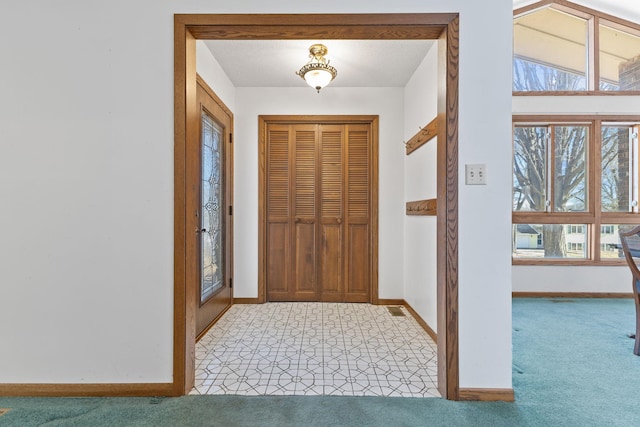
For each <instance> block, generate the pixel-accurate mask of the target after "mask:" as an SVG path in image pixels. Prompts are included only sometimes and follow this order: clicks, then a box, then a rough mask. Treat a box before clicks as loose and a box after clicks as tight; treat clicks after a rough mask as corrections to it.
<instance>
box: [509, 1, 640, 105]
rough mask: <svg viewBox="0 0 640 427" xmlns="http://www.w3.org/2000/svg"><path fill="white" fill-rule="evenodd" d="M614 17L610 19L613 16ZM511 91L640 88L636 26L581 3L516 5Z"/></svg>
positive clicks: (639, 42)
mask: <svg viewBox="0 0 640 427" xmlns="http://www.w3.org/2000/svg"><path fill="white" fill-rule="evenodd" d="M612 20H613V21H615V22H613V21H612ZM513 41H514V44H513V51H514V55H513V91H514V92H548V91H554V92H571V93H572V92H583V91H595V92H600V91H603V92H604V91H640V26H639V25H637V24H635V23H632V22H628V21H623V20H620V19H614V18H611V17H609V16H607V15H605V14H602V13H600V12H598V11H595V10H592V9H588V8H585V7H582V6H579V5H573V6H570V4H569V5H567V4H566V2H564V4H562V5H560V4H554V3H552V4H541V3H534V4H533V5H530V6H526V7H523V8H521V9H518V10H516V11H515V18H514V22H513Z"/></svg>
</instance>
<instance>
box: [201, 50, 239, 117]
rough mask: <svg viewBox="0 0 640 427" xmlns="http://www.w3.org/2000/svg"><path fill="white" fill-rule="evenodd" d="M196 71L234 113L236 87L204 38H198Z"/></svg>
mask: <svg viewBox="0 0 640 427" xmlns="http://www.w3.org/2000/svg"><path fill="white" fill-rule="evenodd" d="M196 71H197V73H198V74H199V75H200V77H202V78H203V79H204V81H205V82H207V84H208V85H209V87H210V88H211V89H213V91H214V92H215V94H216V95H218V98H220V100H222V102H224V104H225V105H226V106H227V108H229V110H231V112H232V113H233V112H234V111H235V109H236V92H235V91H236V88H235V86H234V85H233V83H232V82H231V80H230V79H229V76H227V74H226V73H225V72H224V70H223V69H222V67H221V66H220V64H219V63H218V61H217V60H216V58H215V57H214V56H213V55H212V54H211V51H210V50H209V48H208V47H207V45H205V44H204V41H202V40H196Z"/></svg>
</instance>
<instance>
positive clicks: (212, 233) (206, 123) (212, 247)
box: [200, 112, 224, 304]
mask: <svg viewBox="0 0 640 427" xmlns="http://www.w3.org/2000/svg"><path fill="white" fill-rule="evenodd" d="M201 127H202V135H201V141H202V143H201V145H202V147H201V149H202V164H201V180H202V182H201V196H200V212H201V215H200V226H201V233H200V251H201V253H200V257H201V258H200V259H201V272H200V303H201V304H202V303H204V302H205V301H207V299H209V298H210V297H211V296H212V295H214V294H215V293H216V291H217V290H219V289H221V288H222V287H223V286H224V240H223V230H224V215H223V209H222V207H223V206H224V196H223V194H224V192H223V189H224V182H223V177H224V166H223V165H224V162H223V153H222V148H223V145H222V142H223V139H224V138H223V130H222V128H221V127H220V126H219V125H218V124H217V123H216V122H215V121H214V120H213V119H212V118H211V117H210V116H209V115H208V114H207V113H206V112H203V113H202V126H201Z"/></svg>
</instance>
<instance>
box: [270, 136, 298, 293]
mask: <svg viewBox="0 0 640 427" xmlns="http://www.w3.org/2000/svg"><path fill="white" fill-rule="evenodd" d="M291 137H292V133H291V131H290V126H289V125H278V124H272V125H271V126H270V127H269V130H268V132H267V140H268V144H267V148H266V153H265V154H266V166H267V167H266V169H267V170H266V181H267V201H266V202H267V235H266V249H267V251H266V267H267V268H266V270H267V271H266V277H267V283H268V286H267V296H268V299H269V300H272V301H279V300H288V299H289V294H290V292H291V289H292V285H291V284H292V280H291V279H292V268H291V236H292V233H291V231H290V230H291V215H290V211H291V210H290V203H289V200H290V192H291V188H290V181H291V173H290V172H291V171H290V168H289V164H290V163H291V161H290V159H289V156H290V150H289V147H290V142H289V139H290V138H291Z"/></svg>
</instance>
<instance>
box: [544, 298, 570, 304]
mask: <svg viewBox="0 0 640 427" xmlns="http://www.w3.org/2000/svg"><path fill="white" fill-rule="evenodd" d="M549 301H551V302H555V303H561V304H562V303H564V304H566V303H572V302H576V301H575V300H572V299H550V300H549Z"/></svg>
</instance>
